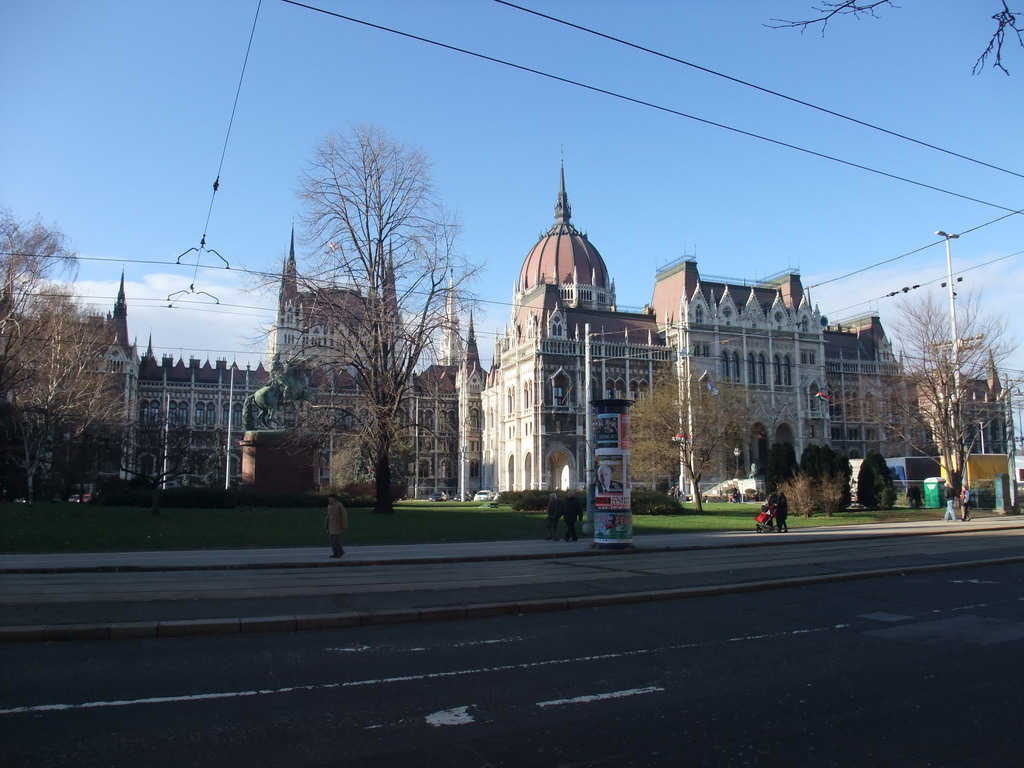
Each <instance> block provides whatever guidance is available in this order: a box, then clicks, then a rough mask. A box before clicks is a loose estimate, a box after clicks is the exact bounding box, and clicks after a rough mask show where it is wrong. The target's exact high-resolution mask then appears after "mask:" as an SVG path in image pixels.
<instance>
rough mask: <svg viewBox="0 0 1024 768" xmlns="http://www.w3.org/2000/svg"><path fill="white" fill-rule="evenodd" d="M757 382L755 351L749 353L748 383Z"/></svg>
mask: <svg viewBox="0 0 1024 768" xmlns="http://www.w3.org/2000/svg"><path fill="white" fill-rule="evenodd" d="M756 382H757V368H756V366H755V365H754V353H753V352H750V353H748V354H747V383H748V384H754V383H756Z"/></svg>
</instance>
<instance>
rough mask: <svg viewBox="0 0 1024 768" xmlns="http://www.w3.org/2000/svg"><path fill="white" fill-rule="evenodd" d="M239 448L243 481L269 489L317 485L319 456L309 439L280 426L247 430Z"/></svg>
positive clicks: (298, 489) (297, 489)
mask: <svg viewBox="0 0 1024 768" xmlns="http://www.w3.org/2000/svg"><path fill="white" fill-rule="evenodd" d="M239 445H240V446H241V447H242V484H243V485H245V486H247V487H249V488H250V489H253V490H257V491H269V492H274V493H278V492H296V493H304V492H306V491H311V490H313V489H315V488H316V487H317V486H318V485H319V484H320V455H319V451H318V450H317V447H316V445H315V444H314V443H313V442H312V441H311V440H303V439H302V437H300V436H298V435H296V434H294V433H290V432H285V431H284V430H279V429H266V430H264V429H260V430H250V431H248V432H246V433H245V436H244V437H243V438H242V439H241V440H240V441H239Z"/></svg>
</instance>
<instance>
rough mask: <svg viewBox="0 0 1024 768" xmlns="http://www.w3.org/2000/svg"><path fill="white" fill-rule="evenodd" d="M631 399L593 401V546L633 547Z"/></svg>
mask: <svg viewBox="0 0 1024 768" xmlns="http://www.w3.org/2000/svg"><path fill="white" fill-rule="evenodd" d="M632 404H633V401H632V400H594V401H592V402H591V405H592V406H593V407H594V443H595V448H594V544H595V545H598V546H601V547H607V548H628V547H632V546H633V512H632V510H631V508H630V503H629V453H630V444H629V407H630V406H631V405H632Z"/></svg>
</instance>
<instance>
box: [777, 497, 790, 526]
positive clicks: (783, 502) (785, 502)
mask: <svg viewBox="0 0 1024 768" xmlns="http://www.w3.org/2000/svg"><path fill="white" fill-rule="evenodd" d="M787 517H789V499H787V498H786V494H785V493H783V492H782V491H779V495H778V496H776V497H775V525H776V528H775V530H776V531H778V532H779V533H789V526H788V525H786V518H787Z"/></svg>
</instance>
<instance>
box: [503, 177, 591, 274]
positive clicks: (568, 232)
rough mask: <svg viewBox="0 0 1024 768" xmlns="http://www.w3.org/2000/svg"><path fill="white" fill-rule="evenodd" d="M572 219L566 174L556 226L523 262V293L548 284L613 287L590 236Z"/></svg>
mask: <svg viewBox="0 0 1024 768" xmlns="http://www.w3.org/2000/svg"><path fill="white" fill-rule="evenodd" d="M570 216H571V211H570V209H569V198H568V197H567V196H566V194H565V172H564V171H563V172H562V174H561V186H560V189H559V192H558V201H557V202H556V203H555V224H554V226H553V227H551V229H549V230H548V231H547V233H546V234H544V235H543V236H541V238H540V240H539V241H537V244H536V245H535V246H533V248H532V249H531V250H530V252H529V254H527V256H526V260H525V261H524V262H523V268H522V269H521V270H520V272H519V286H518V288H519V291H520V292H521V293H525V292H526V291H528V290H530V289H531V288H535V287H536V286H538V285H543V284H545V283H547V284H551V285H559V286H562V285H580V286H584V285H592V286H594V287H596V288H602V289H610V288H611V281H610V280H609V278H608V267H606V266H605V263H604V259H603V258H601V254H600V253H598V251H597V248H595V247H594V246H593V245H592V244H591V242H590V241H589V240H588V239H587V236H586V235H585V234H584V233H582V232H580V231H579V230H578V229H576V227H574V226H573V225H572V224H571V223H570V221H569V218H570Z"/></svg>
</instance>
